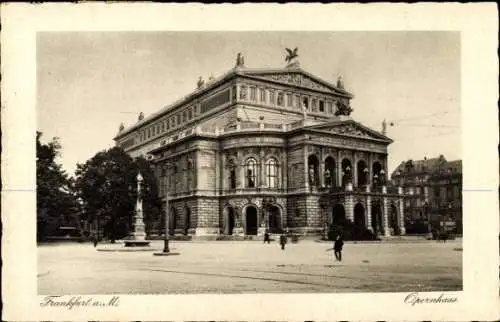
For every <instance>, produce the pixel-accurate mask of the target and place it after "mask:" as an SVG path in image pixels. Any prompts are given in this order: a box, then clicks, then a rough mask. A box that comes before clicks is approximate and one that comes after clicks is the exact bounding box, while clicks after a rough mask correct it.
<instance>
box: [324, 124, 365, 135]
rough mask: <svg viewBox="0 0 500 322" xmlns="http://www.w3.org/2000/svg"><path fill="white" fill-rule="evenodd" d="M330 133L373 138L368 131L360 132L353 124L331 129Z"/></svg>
mask: <svg viewBox="0 0 500 322" xmlns="http://www.w3.org/2000/svg"><path fill="white" fill-rule="evenodd" d="M330 132H333V133H337V134H347V135H353V136H359V137H365V138H369V137H371V135H370V134H368V133H367V132H366V131H362V130H360V129H359V128H357V127H356V126H355V125H353V124H349V125H341V126H337V127H334V128H331V129H330Z"/></svg>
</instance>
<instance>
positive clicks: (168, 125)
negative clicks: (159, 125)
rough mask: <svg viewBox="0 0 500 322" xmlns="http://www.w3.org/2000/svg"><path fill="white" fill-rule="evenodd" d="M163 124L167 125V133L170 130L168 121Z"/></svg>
mask: <svg viewBox="0 0 500 322" xmlns="http://www.w3.org/2000/svg"><path fill="white" fill-rule="evenodd" d="M165 123H166V125H167V131H168V130H169V129H170V122H169V120H167V121H166V122H165Z"/></svg>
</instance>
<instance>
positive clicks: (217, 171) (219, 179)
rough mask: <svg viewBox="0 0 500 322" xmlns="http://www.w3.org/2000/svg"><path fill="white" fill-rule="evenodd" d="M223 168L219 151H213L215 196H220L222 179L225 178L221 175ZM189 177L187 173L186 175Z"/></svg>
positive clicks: (222, 185) (222, 184)
mask: <svg viewBox="0 0 500 322" xmlns="http://www.w3.org/2000/svg"><path fill="white" fill-rule="evenodd" d="M223 166H224V160H223V156H222V154H221V152H220V151H218V150H216V151H215V195H216V196H218V195H220V194H221V192H222V189H223V187H224V183H223V178H224V177H225V176H224V174H223ZM187 175H188V176H189V173H188V174H187Z"/></svg>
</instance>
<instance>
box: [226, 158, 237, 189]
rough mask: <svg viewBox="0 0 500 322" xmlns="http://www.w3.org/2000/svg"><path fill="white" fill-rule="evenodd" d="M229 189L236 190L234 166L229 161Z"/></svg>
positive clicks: (232, 162) (231, 161)
mask: <svg viewBox="0 0 500 322" xmlns="http://www.w3.org/2000/svg"><path fill="white" fill-rule="evenodd" d="M228 169H229V188H231V189H236V165H235V164H234V161H233V160H229V163H228Z"/></svg>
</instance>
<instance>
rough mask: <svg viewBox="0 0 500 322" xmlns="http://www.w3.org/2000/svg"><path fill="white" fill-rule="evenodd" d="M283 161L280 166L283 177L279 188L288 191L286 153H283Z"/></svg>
mask: <svg viewBox="0 0 500 322" xmlns="http://www.w3.org/2000/svg"><path fill="white" fill-rule="evenodd" d="M281 160H282V161H283V162H282V163H281V164H280V166H281V173H282V176H281V178H280V182H279V184H278V187H279V188H282V189H284V190H285V191H286V189H287V188H288V155H287V154H286V151H282V152H281Z"/></svg>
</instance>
